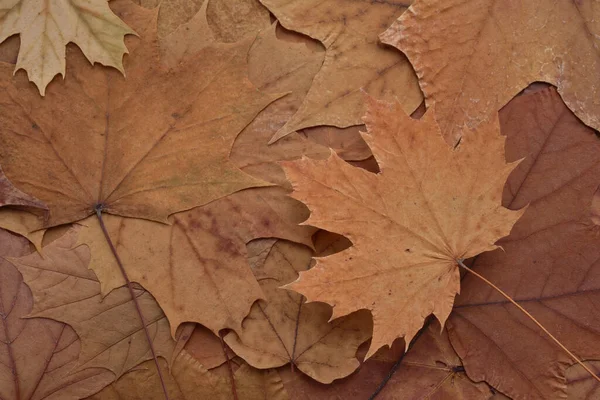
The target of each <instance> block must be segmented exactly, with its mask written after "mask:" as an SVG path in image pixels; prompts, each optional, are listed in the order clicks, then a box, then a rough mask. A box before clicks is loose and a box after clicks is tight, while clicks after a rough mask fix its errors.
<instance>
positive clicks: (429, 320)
mask: <svg viewBox="0 0 600 400" xmlns="http://www.w3.org/2000/svg"><path fill="white" fill-rule="evenodd" d="M429 324H431V318H429V319H428V320H427V322H425V324H424V325H423V327H422V328H421V329H420V330H419V332H417V334H416V335H415V336H414V337H413V339H412V340H411V341H410V344H409V345H408V348H407V349H406V351H405V352H404V353H402V355H401V356H400V358H399V359H398V361H396V363H395V364H394V365H393V366H392V368H391V369H390V372H388V374H387V376H386V377H385V378H384V379H383V381H381V383H380V384H379V386H377V389H375V391H374V392H373V394H372V395H371V396H370V397H369V400H374V399H375V397H377V395H379V393H381V391H382V390H383V388H384V387H385V385H387V383H388V382H389V381H390V379H392V376H393V375H394V374H395V373H396V371H397V370H398V368H400V365H401V364H402V360H404V357H405V356H406V353H408V352H409V351H410V349H412V347H413V346H414V345H415V342H416V341H417V339H419V337H420V336H421V335H422V334H423V332H425V329H427V328H428V327H429Z"/></svg>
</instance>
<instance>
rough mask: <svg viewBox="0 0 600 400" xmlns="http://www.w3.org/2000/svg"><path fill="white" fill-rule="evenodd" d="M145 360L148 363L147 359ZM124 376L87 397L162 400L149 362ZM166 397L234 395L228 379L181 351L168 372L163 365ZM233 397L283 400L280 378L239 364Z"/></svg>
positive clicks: (224, 398) (220, 399)
mask: <svg viewBox="0 0 600 400" xmlns="http://www.w3.org/2000/svg"><path fill="white" fill-rule="evenodd" d="M148 363H149V362H148ZM148 363H146V364H142V365H141V366H140V368H138V369H137V370H135V371H131V372H129V373H128V374H126V375H124V376H123V377H122V378H121V379H119V380H118V381H117V382H115V383H113V384H112V385H110V386H109V387H107V388H105V389H104V390H103V391H101V392H100V393H98V394H96V395H94V396H92V397H89V400H117V399H118V400H154V399H156V400H162V399H164V395H163V391H162V388H161V384H160V382H159V380H158V377H157V376H156V373H155V372H154V368H153V366H152V365H149V364H148ZM163 367H164V372H163V375H164V376H165V377H166V385H167V388H168V392H169V396H170V397H171V398H173V399H180V400H197V399H215V400H231V399H233V398H234V396H233V393H232V384H231V382H230V379H228V378H224V377H221V376H218V375H215V374H213V373H211V372H210V371H208V370H207V369H206V368H205V367H203V366H202V365H201V364H200V363H199V362H198V360H195V359H194V358H193V357H192V356H190V355H189V354H188V353H187V352H186V351H185V350H184V351H183V352H181V353H180V354H179V356H178V357H177V359H176V360H175V362H174V364H173V368H172V369H171V371H169V370H168V369H167V368H166V365H164V364H163ZM234 379H235V386H236V393H237V396H238V397H237V398H239V399H244V400H261V399H269V400H287V398H288V397H287V395H286V393H285V390H284V388H283V384H282V383H281V379H280V378H279V376H278V375H277V372H275V371H258V370H255V369H251V368H249V367H248V365H242V366H241V367H240V368H239V369H238V370H237V371H236V373H235V375H234Z"/></svg>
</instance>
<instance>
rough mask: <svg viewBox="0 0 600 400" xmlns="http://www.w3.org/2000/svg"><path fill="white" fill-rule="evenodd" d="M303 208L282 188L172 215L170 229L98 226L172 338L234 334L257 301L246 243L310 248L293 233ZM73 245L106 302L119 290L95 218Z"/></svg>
mask: <svg viewBox="0 0 600 400" xmlns="http://www.w3.org/2000/svg"><path fill="white" fill-rule="evenodd" d="M307 215H308V213H307V210H306V208H305V207H304V205H302V204H301V203H299V202H298V201H296V200H293V199H290V198H286V196H285V191H284V190H283V189H281V188H274V187H269V188H259V189H249V190H243V191H240V192H237V193H234V194H233V195H230V196H227V197H226V198H224V199H220V200H217V201H214V202H212V203H210V204H208V205H206V206H202V207H196V208H194V209H192V210H189V211H185V212H182V213H177V214H174V215H173V216H172V217H171V220H170V222H171V224H169V225H166V224H160V223H156V222H153V221H147V220H142V219H137V218H122V217H118V216H112V215H107V216H105V217H104V222H105V224H106V227H107V229H108V232H109V234H110V237H111V238H112V241H113V242H114V245H115V248H116V250H117V252H118V254H119V256H120V258H121V260H122V262H123V264H124V268H125V270H126V271H127V275H128V276H129V278H130V279H131V280H132V281H135V282H139V283H140V284H141V285H142V286H144V287H145V288H146V289H148V290H149V291H150V292H151V293H152V295H153V296H154V297H155V298H156V300H157V301H158V303H159V304H160V306H161V308H162V309H163V310H164V312H165V314H166V315H167V318H168V319H169V323H170V324H171V330H172V332H173V335H175V332H176V330H177V328H178V326H179V325H180V324H181V323H183V322H185V321H193V322H198V323H201V324H202V325H204V326H206V327H208V328H209V329H211V330H212V331H213V332H215V333H218V332H219V331H220V330H222V329H226V328H229V329H234V330H238V331H239V330H240V329H241V323H242V320H243V319H244V317H245V316H246V315H247V314H248V311H249V310H250V307H251V306H252V304H253V303H254V301H255V300H257V299H259V298H262V297H263V293H262V291H261V289H260V286H259V285H258V283H257V282H256V279H255V278H254V276H253V275H252V272H251V271H250V269H249V268H248V261H247V259H246V243H247V242H249V241H251V240H253V239H255V238H259V237H281V238H284V239H288V240H292V241H295V242H299V243H304V244H306V245H311V235H312V234H313V233H314V231H315V229H314V228H312V227H308V226H302V227H299V226H298V225H297V224H298V222H300V221H302V220H303V219H305V218H306V216H307ZM81 224H82V225H84V227H83V228H82V230H81V235H80V237H79V244H86V245H87V246H89V247H90V250H91V254H92V260H91V263H90V268H91V269H93V270H94V271H95V272H96V274H97V276H98V279H99V281H100V282H101V284H102V293H103V294H107V293H109V292H111V291H112V290H113V289H115V288H117V287H119V286H122V285H124V284H125V280H124V279H123V276H122V275H121V273H120V270H119V268H118V266H117V265H116V261H115V258H114V256H113V254H112V251H111V249H110V247H109V246H108V244H107V242H106V239H105V238H104V234H103V232H102V230H101V229H100V226H99V224H98V221H97V219H96V217H90V218H89V219H86V220H84V221H82V222H81Z"/></svg>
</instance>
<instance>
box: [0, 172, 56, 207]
mask: <svg viewBox="0 0 600 400" xmlns="http://www.w3.org/2000/svg"><path fill="white" fill-rule="evenodd" d="M3 206H21V207H34V208H42V209H45V208H46V206H45V205H44V203H42V202H41V201H39V200H38V199H36V198H35V197H32V196H30V195H28V194H27V193H23V192H21V191H20V190H19V189H17V188H16V187H14V186H13V184H12V183H10V181H9V180H8V178H7V177H6V176H5V175H4V172H3V171H2V167H0V207H3Z"/></svg>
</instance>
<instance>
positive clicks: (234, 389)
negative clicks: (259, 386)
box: [219, 332, 238, 400]
mask: <svg viewBox="0 0 600 400" xmlns="http://www.w3.org/2000/svg"><path fill="white" fill-rule="evenodd" d="M219 339H221V347H222V348H223V354H224V355H225V360H227V368H229V377H230V378H231V394H233V400H238V395H237V390H236V388H235V378H234V375H233V367H232V366H231V359H229V356H228V355H227V345H226V344H225V341H224V340H223V334H222V333H220V332H219Z"/></svg>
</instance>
